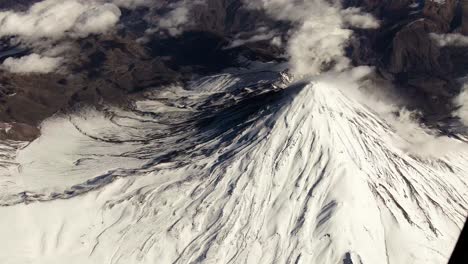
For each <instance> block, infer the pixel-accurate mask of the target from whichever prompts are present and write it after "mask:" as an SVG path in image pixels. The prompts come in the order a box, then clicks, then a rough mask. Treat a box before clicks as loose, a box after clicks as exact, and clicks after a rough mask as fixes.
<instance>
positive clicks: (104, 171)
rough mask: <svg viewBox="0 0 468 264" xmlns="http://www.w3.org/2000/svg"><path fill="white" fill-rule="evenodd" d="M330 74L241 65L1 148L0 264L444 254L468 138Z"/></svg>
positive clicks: (458, 212)
mask: <svg viewBox="0 0 468 264" xmlns="http://www.w3.org/2000/svg"><path fill="white" fill-rule="evenodd" d="M344 89H346V87H337V86H336V85H335V84H334V83H333V82H329V81H327V80H326V79H311V80H307V81H292V80H291V79H290V78H289V76H288V75H286V74H284V73H282V72H280V71H270V70H261V71H260V70H259V71H251V72H231V73H225V74H219V75H213V76H208V77H202V78H199V79H197V80H194V81H192V82H191V83H190V84H188V85H187V86H176V85H174V86H169V87H165V88H164V89H158V90H154V91H149V92H147V93H146V94H145V96H144V98H143V99H139V100H137V101H136V102H135V103H134V105H133V107H132V108H131V109H120V108H117V107H110V106H109V107H105V108H104V109H99V110H97V109H91V108H90V109H84V110H82V111H79V112H76V113H73V114H67V115H65V114H62V115H57V116H55V117H53V118H50V119H49V120H47V121H45V122H44V124H43V126H42V136H41V137H40V138H39V139H37V140H36V141H34V142H32V143H29V144H28V143H25V142H12V141H4V142H1V145H0V205H1V206H0V215H1V217H0V237H2V239H1V240H0V248H1V250H0V262H1V263H9V264H10V263H11V264H13V263H18V264H25V263H47V264H49V263H50V264H53V263H57V264H58V263H60V264H62V263H69V264H73V263H80V264H82V263H115V264H117V263H126V264H127V263H163V264H165V263H252V264H253V263H255V264H256V263H317V264H321V263H324V264H325V263H334V264H335V263H343V264H350V263H353V264H368V263H383V264H384V263H385V264H402V263H425V264H426V263H446V262H447V261H448V258H449V257H450V254H451V252H452V250H453V248H454V246H455V243H456V241H457V238H458V236H459V234H460V230H461V228H462V226H463V224H464V221H465V218H466V216H467V214H468V209H467V208H468V178H467V175H468V174H467V172H468V155H467V154H468V148H467V147H466V140H467V139H466V138H465V137H463V136H461V135H460V136H458V137H456V138H455V137H454V138H450V141H453V142H455V143H457V144H460V145H461V147H460V148H458V149H457V150H456V151H452V152H449V153H444V154H443V155H441V157H421V156H418V155H416V154H414V153H411V152H409V151H407V150H405V149H404V148H402V147H401V146H402V145H403V143H404V142H405V140H407V139H405V138H404V137H401V135H399V133H397V131H396V130H395V128H394V127H393V126H392V124H390V123H389V122H387V121H386V120H385V119H384V118H382V117H381V116H379V115H378V114H377V113H375V111H373V109H371V108H369V107H368V106H366V105H364V104H362V103H361V102H359V101H358V100H355V99H354V98H353V97H352V96H349V95H348V94H347V93H346V92H345V91H344Z"/></svg>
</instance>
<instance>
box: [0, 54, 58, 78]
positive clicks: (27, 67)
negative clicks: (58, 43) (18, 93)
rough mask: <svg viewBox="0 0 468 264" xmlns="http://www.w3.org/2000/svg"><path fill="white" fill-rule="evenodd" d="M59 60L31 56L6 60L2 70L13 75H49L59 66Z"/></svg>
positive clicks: (36, 55)
mask: <svg viewBox="0 0 468 264" xmlns="http://www.w3.org/2000/svg"><path fill="white" fill-rule="evenodd" d="M61 62H62V59H61V58H53V57H46V56H41V55H39V54H35V53H34V54H31V55H28V56H24V57H21V58H8V59H6V60H5V61H4V62H3V64H2V68H3V69H5V70H7V71H10V72H13V73H21V74H24V73H49V72H53V71H55V70H56V69H57V68H58V67H59V66H60V64H61Z"/></svg>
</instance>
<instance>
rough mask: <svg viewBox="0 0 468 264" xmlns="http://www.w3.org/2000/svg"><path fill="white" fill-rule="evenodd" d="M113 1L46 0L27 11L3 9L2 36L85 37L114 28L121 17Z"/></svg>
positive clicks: (37, 37)
mask: <svg viewBox="0 0 468 264" xmlns="http://www.w3.org/2000/svg"><path fill="white" fill-rule="evenodd" d="M120 15H121V13H120V9H119V8H118V7H117V6H116V5H114V4H112V3H99V2H95V1H82V0H45V1H42V2H38V3H36V4H34V5H32V6H31V7H30V9H29V10H28V11H26V12H14V11H4V12H0V36H2V37H3V36H19V37H21V38H23V39H26V40H32V41H34V40H38V39H41V38H50V39H60V38H63V37H86V36H88V35H89V34H100V33H104V32H106V31H107V30H109V29H111V28H112V27H113V26H114V25H115V24H116V23H117V22H118V21H119V18H120Z"/></svg>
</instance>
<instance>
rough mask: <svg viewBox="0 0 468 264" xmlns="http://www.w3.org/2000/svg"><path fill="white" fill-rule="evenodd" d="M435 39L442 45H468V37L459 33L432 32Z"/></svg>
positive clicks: (431, 34)
mask: <svg viewBox="0 0 468 264" xmlns="http://www.w3.org/2000/svg"><path fill="white" fill-rule="evenodd" d="M430 36H431V38H432V39H433V40H435V41H436V42H437V44H438V45H439V46H440V47H446V46H453V47H466V46H468V37H467V36H464V35H462V34H458V33H449V34H436V33H430Z"/></svg>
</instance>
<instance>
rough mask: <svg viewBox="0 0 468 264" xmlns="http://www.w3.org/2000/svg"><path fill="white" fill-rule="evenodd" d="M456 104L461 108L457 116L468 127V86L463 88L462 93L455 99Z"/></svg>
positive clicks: (456, 113)
mask: <svg viewBox="0 0 468 264" xmlns="http://www.w3.org/2000/svg"><path fill="white" fill-rule="evenodd" d="M455 104H456V105H457V106H458V107H459V108H458V110H457V111H456V112H455V115H457V116H458V117H459V118H460V120H461V121H462V123H463V124H464V125H465V126H468V84H465V85H464V86H463V90H462V92H461V93H460V94H459V95H458V96H457V97H456V98H455Z"/></svg>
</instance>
